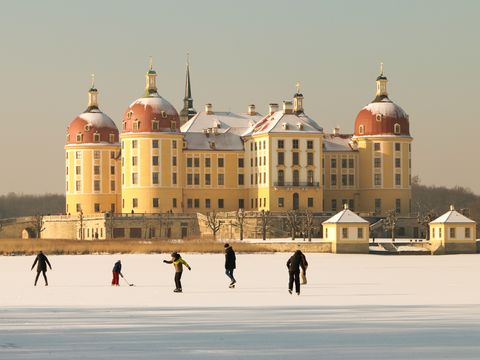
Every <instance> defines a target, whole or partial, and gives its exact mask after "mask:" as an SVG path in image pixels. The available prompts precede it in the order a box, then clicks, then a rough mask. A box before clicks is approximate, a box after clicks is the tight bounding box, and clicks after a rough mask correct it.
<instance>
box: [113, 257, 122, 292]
mask: <svg viewBox="0 0 480 360" xmlns="http://www.w3.org/2000/svg"><path fill="white" fill-rule="evenodd" d="M112 274H113V278H112V286H120V284H119V283H118V281H119V280H120V278H119V276H121V277H122V278H123V274H122V263H121V261H120V260H118V261H117V262H116V263H115V265H113V270H112Z"/></svg>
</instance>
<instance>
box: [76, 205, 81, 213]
mask: <svg viewBox="0 0 480 360" xmlns="http://www.w3.org/2000/svg"><path fill="white" fill-rule="evenodd" d="M75 210H77V212H80V211H82V207H81V205H80V204H78V203H77V204H75Z"/></svg>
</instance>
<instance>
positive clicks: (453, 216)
mask: <svg viewBox="0 0 480 360" xmlns="http://www.w3.org/2000/svg"><path fill="white" fill-rule="evenodd" d="M474 223H475V221H473V220H472V219H469V218H467V217H466V216H465V215H462V214H460V213H459V212H458V211H456V210H455V209H454V208H453V206H451V207H450V211H447V212H446V213H445V214H443V215H442V216H440V217H438V218H436V219H435V220H433V221H432V222H431V223H430V224H474Z"/></svg>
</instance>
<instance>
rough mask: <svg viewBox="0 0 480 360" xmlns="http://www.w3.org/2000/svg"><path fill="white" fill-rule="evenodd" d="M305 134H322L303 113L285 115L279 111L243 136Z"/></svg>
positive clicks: (319, 128) (258, 123)
mask: <svg viewBox="0 0 480 360" xmlns="http://www.w3.org/2000/svg"><path fill="white" fill-rule="evenodd" d="M306 132H315V133H323V128H322V127H321V126H319V125H318V124H317V123H316V122H315V121H314V120H312V119H311V118H309V117H308V116H307V115H305V114H303V113H301V114H294V113H285V111H283V110H279V111H276V112H274V113H273V114H269V115H267V116H265V117H264V118H263V119H261V120H260V121H259V122H257V123H256V124H255V125H254V126H252V127H250V128H249V129H248V130H247V131H246V132H245V133H244V134H243V135H256V134H266V133H306Z"/></svg>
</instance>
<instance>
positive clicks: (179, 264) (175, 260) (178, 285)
mask: <svg viewBox="0 0 480 360" xmlns="http://www.w3.org/2000/svg"><path fill="white" fill-rule="evenodd" d="M163 262H164V263H166V264H173V266H174V267H175V290H173V292H182V282H181V279H182V273H183V265H185V266H186V267H187V268H188V270H192V268H191V267H190V265H188V264H187V262H186V261H185V260H183V259H182V257H181V256H180V254H179V253H177V252H174V253H172V259H171V260H163Z"/></svg>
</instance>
